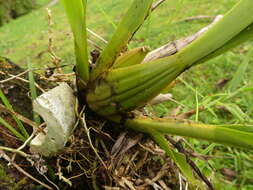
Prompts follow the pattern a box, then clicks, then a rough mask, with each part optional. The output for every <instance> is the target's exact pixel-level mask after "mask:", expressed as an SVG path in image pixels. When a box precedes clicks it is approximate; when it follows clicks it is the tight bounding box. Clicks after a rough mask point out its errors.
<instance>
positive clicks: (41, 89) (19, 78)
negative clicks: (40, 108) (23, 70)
mask: <svg viewBox="0 0 253 190" xmlns="http://www.w3.org/2000/svg"><path fill="white" fill-rule="evenodd" d="M8 75H9V76H11V77H15V78H16V79H18V80H21V81H23V82H26V83H29V81H28V80H26V79H23V78H21V77H18V76H15V75H12V74H8ZM35 86H36V87H37V88H38V89H39V90H40V91H41V92H43V93H44V92H45V90H44V89H43V88H41V87H40V85H38V83H36V82H35Z"/></svg>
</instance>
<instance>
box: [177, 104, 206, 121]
mask: <svg viewBox="0 0 253 190" xmlns="http://www.w3.org/2000/svg"><path fill="white" fill-rule="evenodd" d="M204 110H205V107H204V106H200V107H199V108H198V111H199V112H200V111H204ZM196 112H197V110H196V109H193V110H190V111H188V112H185V113H182V114H180V115H177V116H176V117H177V118H179V119H186V118H189V117H191V116H192V115H194V114H196Z"/></svg>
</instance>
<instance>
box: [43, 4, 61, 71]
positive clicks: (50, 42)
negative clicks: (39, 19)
mask: <svg viewBox="0 0 253 190" xmlns="http://www.w3.org/2000/svg"><path fill="white" fill-rule="evenodd" d="M46 10H47V17H48V33H49V38H48V52H49V54H50V55H51V58H52V63H53V64H54V65H55V67H56V68H57V71H58V72H59V73H63V71H62V69H61V67H60V62H61V58H59V57H58V56H56V54H55V52H54V50H53V30H52V27H53V21H52V12H51V10H50V9H49V8H46Z"/></svg>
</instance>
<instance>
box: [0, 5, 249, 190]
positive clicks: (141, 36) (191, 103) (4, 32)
mask: <svg viewBox="0 0 253 190" xmlns="http://www.w3.org/2000/svg"><path fill="white" fill-rule="evenodd" d="M236 2H238V0H229V1H228V0H213V1H210V0H177V1H169V0H168V1H166V3H164V4H163V5H162V6H161V7H160V8H159V9H157V10H156V11H155V12H154V13H153V14H152V16H151V17H149V19H147V21H146V23H145V24H144V27H143V28H142V29H141V30H140V31H139V32H138V33H137V35H136V36H135V37H134V39H133V41H132V43H131V44H130V47H136V46H142V45H149V46H150V47H151V48H155V47H159V46H160V45H162V44H164V43H166V42H169V41H171V40H174V39H179V38H181V37H183V36H187V35H189V34H192V33H193V32H196V31H198V30H199V29H200V28H202V27H203V26H205V25H207V24H208V23H209V22H207V21H200V20H196V21H191V22H180V21H181V20H182V19H184V18H186V17H190V16H198V15H210V16H215V15H218V14H224V13H225V12H226V11H227V10H229V9H230V8H231V7H232V6H233V5H234V4H235V3H236ZM129 4H130V1H123V0H108V1H103V0H96V1H95V0H94V1H89V3H88V19H87V26H88V28H90V29H92V30H93V31H96V33H98V34H99V35H101V36H102V37H103V38H105V39H106V40H108V39H109V38H110V37H111V35H112V32H113V31H114V30H115V25H117V23H118V22H119V20H120V18H121V16H122V14H123V13H124V11H123V10H126V9H127V7H128V5H129ZM52 14H53V21H54V26H53V30H54V36H53V37H54V48H55V53H56V54H57V55H58V56H60V57H61V58H62V64H72V63H74V60H75V58H74V53H73V52H74V51H73V38H72V36H71V35H70V28H69V25H68V24H67V18H66V16H65V15H64V12H63V7H62V6H60V5H59V4H57V5H56V6H54V7H52ZM92 39H93V40H94V41H95V42H96V43H97V44H98V45H99V46H100V47H104V44H103V43H101V42H100V41H98V40H96V39H94V38H92ZM47 46H48V25H47V13H46V11H45V9H43V8H42V9H40V10H36V11H33V12H32V13H30V14H29V15H26V16H23V17H21V18H19V19H17V20H14V21H12V22H11V23H9V24H8V25H5V26H3V27H1V28H0V55H2V56H5V57H8V58H10V59H11V60H12V61H14V62H16V63H18V64H20V65H22V66H24V67H26V60H27V58H28V57H29V60H30V61H31V63H33V64H34V65H35V66H36V67H44V66H45V65H50V56H49V54H48V53H45V52H46V50H47ZM251 46H252V42H248V43H246V44H244V45H242V46H240V47H238V48H236V49H234V50H233V51H230V52H228V53H226V54H224V55H222V56H220V57H218V58H215V59H213V60H210V61H209V62H208V63H207V64H204V65H200V66H197V67H195V68H193V69H191V70H189V71H187V72H186V73H185V74H183V75H182V76H180V80H178V83H177V85H176V87H175V88H173V89H172V90H171V93H172V94H173V97H174V99H175V100H176V101H177V102H179V103H180V105H184V106H183V107H182V110H181V113H182V112H185V111H189V110H191V109H195V108H196V107H197V106H196V105H198V106H202V105H203V106H205V107H207V108H208V109H206V110H205V111H203V112H199V113H198V116H197V117H196V116H192V118H191V119H192V120H197V121H201V122H204V123H212V124H224V123H252V122H253V121H252V120H253V119H252V118H253V96H252V91H253V76H252V73H251V70H252V69H253V64H252V56H249V58H248V59H249V60H248V61H249V64H245V65H246V66H247V68H246V69H245V68H242V67H239V65H241V64H242V63H244V61H245V56H246V53H247V52H248V51H249V49H250V47H251ZM200 48H201V47H200ZM91 49H92V48H90V50H91ZM236 73H241V74H238V75H240V81H239V82H238V84H237V85H236V88H230V87H229V86H231V84H230V85H229V83H228V84H227V85H225V86H224V87H223V88H219V87H218V86H217V83H218V81H220V80H223V79H233V77H234V76H235V75H236ZM232 81H234V80H232ZM230 83H231V81H230ZM232 86H233V85H232ZM231 89H232V90H231ZM177 106H179V104H177V103H174V102H167V103H165V104H162V105H157V106H155V107H152V108H151V107H150V108H149V111H150V112H152V113H153V114H156V115H158V116H166V115H168V114H170V112H171V110H172V109H173V108H175V107H177ZM188 140H189V142H190V145H191V146H192V147H194V148H195V150H196V151H197V152H199V153H203V154H207V155H209V156H211V159H210V160H209V161H208V164H207V162H204V161H200V160H198V159H196V162H197V164H198V166H199V167H200V168H201V169H202V171H204V172H205V173H206V174H207V175H210V176H211V177H212V178H213V179H214V180H215V181H216V186H217V189H219V190H223V189H224V190H225V189H229V190H230V189H242V190H250V189H253V181H252V174H253V157H252V155H253V154H252V153H253V152H252V151H245V150H238V149H234V148H228V147H225V146H222V145H217V144H210V143H208V142H204V141H197V140H193V139H188ZM223 168H230V169H232V170H234V171H236V172H237V176H236V179H234V180H233V181H228V180H225V178H224V177H222V175H221V173H220V170H221V169H223ZM213 172H215V173H213ZM235 184H236V185H237V186H236V185H235Z"/></svg>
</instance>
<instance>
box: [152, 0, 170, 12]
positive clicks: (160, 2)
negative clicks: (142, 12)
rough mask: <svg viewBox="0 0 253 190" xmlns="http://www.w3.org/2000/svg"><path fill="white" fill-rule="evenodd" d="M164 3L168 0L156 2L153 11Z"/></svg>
mask: <svg viewBox="0 0 253 190" xmlns="http://www.w3.org/2000/svg"><path fill="white" fill-rule="evenodd" d="M164 1H166V0H158V1H156V2H155V3H154V4H153V5H152V8H151V11H154V10H155V9H156V8H157V7H159V6H160V5H161V4H162V3H163V2H164Z"/></svg>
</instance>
